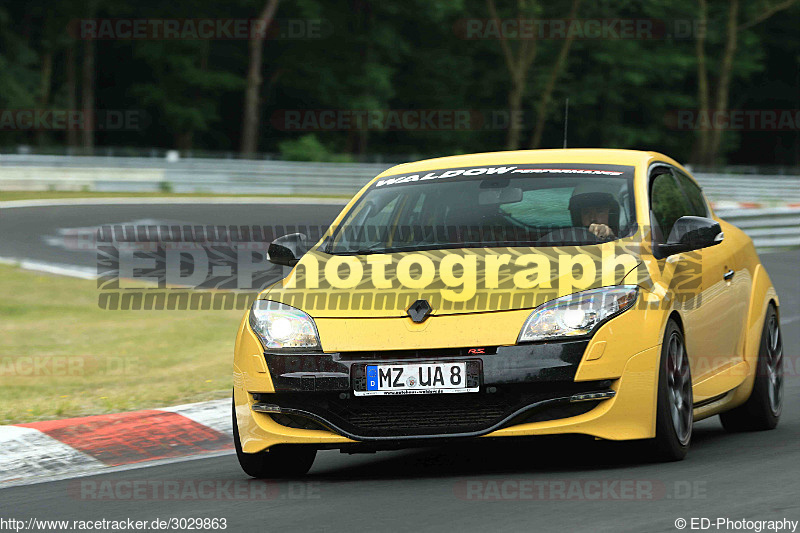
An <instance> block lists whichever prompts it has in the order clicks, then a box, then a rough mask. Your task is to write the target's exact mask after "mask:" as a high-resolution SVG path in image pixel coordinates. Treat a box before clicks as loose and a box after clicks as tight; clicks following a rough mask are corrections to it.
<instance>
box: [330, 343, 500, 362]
mask: <svg viewBox="0 0 800 533" xmlns="http://www.w3.org/2000/svg"><path fill="white" fill-rule="evenodd" d="M496 353H497V346H474V347H467V348H426V349H421V350H377V351H363V352H341V358H342V360H345V361H370V362H374V361H397V360H403V359H440V358H443V357H467V356H476V355H495V354H496Z"/></svg>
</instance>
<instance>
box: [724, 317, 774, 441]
mask: <svg viewBox="0 0 800 533" xmlns="http://www.w3.org/2000/svg"><path fill="white" fill-rule="evenodd" d="M782 410H783V339H782V338H781V326H780V322H779V321H778V313H777V311H776V310H775V307H773V306H772V305H770V306H769V310H768V311H767V316H766V318H765V319H764V328H763V330H762V331H761V345H760V347H759V350H758V363H756V378H755V382H754V383H753V391H752V392H751V393H750V398H748V399H747V401H746V402H745V403H743V404H742V405H740V406H739V407H736V408H734V409H731V410H730V411H727V412H725V413H721V414H720V415H719V419H720V421H721V422H722V427H724V428H725V430H726V431H730V432H738V431H763V430H767V429H775V427H776V426H777V425H778V420H780V417H781V411H782Z"/></svg>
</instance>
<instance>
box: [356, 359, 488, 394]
mask: <svg viewBox="0 0 800 533" xmlns="http://www.w3.org/2000/svg"><path fill="white" fill-rule="evenodd" d="M366 374H367V390H365V391H353V394H355V395H356V396H379V395H390V394H447V393H457V392H478V389H479V387H468V386H467V363H416V364H386V365H367V368H366Z"/></svg>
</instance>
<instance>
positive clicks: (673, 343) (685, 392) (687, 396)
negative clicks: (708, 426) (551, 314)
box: [648, 320, 694, 462]
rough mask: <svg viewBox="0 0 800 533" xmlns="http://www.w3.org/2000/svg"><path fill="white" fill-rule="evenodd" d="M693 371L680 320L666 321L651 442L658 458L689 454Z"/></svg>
mask: <svg viewBox="0 0 800 533" xmlns="http://www.w3.org/2000/svg"><path fill="white" fill-rule="evenodd" d="M692 402H693V396H692V373H691V370H690V368H689V358H688V356H687V354H686V343H685V341H684V338H683V333H681V330H680V328H679V327H678V324H677V323H676V322H675V321H674V320H670V321H669V322H667V328H666V331H665V332H664V342H663V343H662V345H661V358H660V364H659V371H658V404H657V407H656V437H655V438H654V439H651V440H650V441H649V442H648V444H649V448H650V450H649V451H650V456H651V457H652V458H653V459H655V460H658V461H665V462H666V461H680V460H682V459H683V458H684V457H686V453H687V452H688V451H689V444H690V442H691V439H692V425H693V422H694V413H693V406H692Z"/></svg>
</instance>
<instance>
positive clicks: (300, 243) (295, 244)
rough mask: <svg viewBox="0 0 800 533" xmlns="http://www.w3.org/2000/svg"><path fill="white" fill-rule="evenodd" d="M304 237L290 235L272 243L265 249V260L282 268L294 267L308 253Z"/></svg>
mask: <svg viewBox="0 0 800 533" xmlns="http://www.w3.org/2000/svg"><path fill="white" fill-rule="evenodd" d="M306 239H307V237H306V235H305V234H303V233H290V234H289V235H284V236H283V237H278V238H277V239H275V240H274V241H272V242H271V243H270V245H269V248H268V249H267V259H269V261H270V262H271V263H275V264H276V265H283V266H294V265H296V264H297V262H298V261H300V258H301V257H302V256H303V254H305V253H306V252H307V251H308V245H307V244H306Z"/></svg>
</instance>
